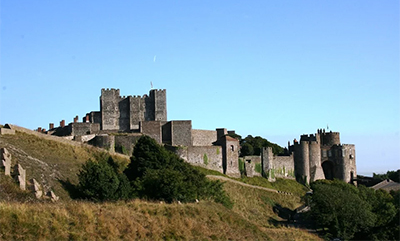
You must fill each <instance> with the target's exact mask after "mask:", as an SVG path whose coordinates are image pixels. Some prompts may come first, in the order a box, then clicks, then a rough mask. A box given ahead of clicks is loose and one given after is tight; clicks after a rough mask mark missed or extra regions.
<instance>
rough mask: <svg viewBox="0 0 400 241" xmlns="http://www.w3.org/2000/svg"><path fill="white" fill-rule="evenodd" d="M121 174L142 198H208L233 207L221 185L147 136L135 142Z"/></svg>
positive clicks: (189, 199) (187, 199) (185, 199)
mask: <svg viewBox="0 0 400 241" xmlns="http://www.w3.org/2000/svg"><path fill="white" fill-rule="evenodd" d="M124 173H125V174H126V176H127V177H128V179H129V180H130V181H131V184H132V186H133V188H134V189H135V192H136V194H137V195H138V196H139V197H141V198H147V199H152V200H163V201H166V202H173V201H182V202H193V201H195V200H196V199H200V198H208V199H212V200H215V201H216V202H220V203H222V204H224V205H226V206H227V207H231V206H232V204H230V203H229V202H230V200H229V197H227V196H226V194H225V192H224V191H223V189H222V186H221V184H219V183H218V182H215V181H210V180H208V179H207V178H206V176H205V175H204V174H203V173H201V172H200V171H198V170H197V169H195V168H194V167H193V166H191V165H190V164H189V163H186V162H184V161H183V160H182V159H180V158H179V157H178V156H177V155H175V154H174V153H171V152H169V151H167V150H166V149H165V148H164V147H162V146H160V145H158V144H157V143H156V141H155V140H153V139H152V138H150V137H148V136H143V137H141V138H140V139H139V140H138V142H137V144H136V146H135V148H134V150H133V156H132V157H131V163H130V164H129V165H128V167H127V169H126V170H125V172H124ZM228 200H229V201H228Z"/></svg>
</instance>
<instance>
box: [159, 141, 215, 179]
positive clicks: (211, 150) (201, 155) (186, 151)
mask: <svg viewBox="0 0 400 241" xmlns="http://www.w3.org/2000/svg"><path fill="white" fill-rule="evenodd" d="M166 148H167V149H169V150H170V151H172V152H174V153H176V154H177V155H178V156H179V157H180V158H182V159H183V160H185V161H186V162H188V163H190V164H192V165H196V166H201V167H204V168H207V169H211V170H215V171H218V172H221V173H222V172H223V170H222V147H220V146H189V147H187V146H179V147H178V146H166Z"/></svg>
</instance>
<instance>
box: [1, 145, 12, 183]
mask: <svg viewBox="0 0 400 241" xmlns="http://www.w3.org/2000/svg"><path fill="white" fill-rule="evenodd" d="M0 155H1V163H0V164H1V165H2V167H4V174H5V175H6V176H11V154H10V153H9V152H8V151H7V149H6V148H1V150H0Z"/></svg>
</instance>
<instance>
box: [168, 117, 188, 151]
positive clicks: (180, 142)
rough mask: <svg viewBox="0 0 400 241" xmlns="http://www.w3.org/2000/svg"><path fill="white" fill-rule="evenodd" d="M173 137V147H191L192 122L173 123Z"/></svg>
mask: <svg viewBox="0 0 400 241" xmlns="http://www.w3.org/2000/svg"><path fill="white" fill-rule="evenodd" d="M171 137H172V138H171V144H172V145H173V146H191V145H192V121H190V120H189V121H171Z"/></svg>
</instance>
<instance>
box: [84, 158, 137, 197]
mask: <svg viewBox="0 0 400 241" xmlns="http://www.w3.org/2000/svg"><path fill="white" fill-rule="evenodd" d="M118 169H119V166H118V164H117V163H115V162H114V160H113V159H112V158H111V157H109V158H108V160H105V159H99V160H97V161H93V160H89V161H87V162H86V163H85V164H84V165H83V167H82V170H81V171H80V172H79V174H78V179H79V184H78V193H79V194H78V197H79V198H84V199H89V200H93V201H106V200H119V199H128V198H129V197H130V195H129V194H130V192H131V187H130V184H129V180H128V179H127V177H126V176H125V175H124V174H123V173H119V172H118Z"/></svg>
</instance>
